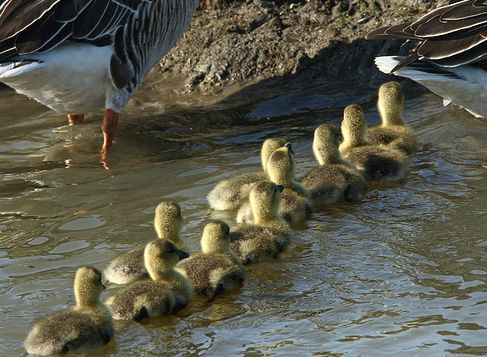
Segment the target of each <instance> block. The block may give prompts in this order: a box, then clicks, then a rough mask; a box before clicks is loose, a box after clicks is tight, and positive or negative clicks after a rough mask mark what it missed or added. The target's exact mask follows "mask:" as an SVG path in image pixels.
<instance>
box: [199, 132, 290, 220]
mask: <svg viewBox="0 0 487 357" xmlns="http://www.w3.org/2000/svg"><path fill="white" fill-rule="evenodd" d="M285 144H286V141H285V140H284V139H281V138H270V139H267V140H265V141H264V143H263V144H262V149H261V152H260V159H261V164H262V171H258V172H250V173H247V174H242V175H238V176H235V177H232V178H228V179H225V180H223V181H220V182H219V183H218V184H217V185H216V186H215V188H214V189H213V190H212V191H211V192H210V193H209V194H208V203H209V204H210V207H211V208H213V209H215V210H219V211H225V210H236V209H238V208H239V207H240V206H241V205H242V204H243V203H244V202H246V201H247V200H248V197H249V192H250V189H251V187H252V185H253V184H254V183H256V182H259V181H262V180H267V172H266V171H267V168H266V163H267V160H268V159H269V156H270V155H271V154H272V153H273V152H274V150H276V149H278V148H280V147H282V146H284V145H285Z"/></svg>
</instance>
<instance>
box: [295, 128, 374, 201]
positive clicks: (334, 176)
mask: <svg viewBox="0 0 487 357" xmlns="http://www.w3.org/2000/svg"><path fill="white" fill-rule="evenodd" d="M340 137H341V134H340V132H339V130H338V129H337V128H336V127H335V126H333V125H330V124H322V125H320V126H319V127H318V128H316V130H315V133H314V139H313V153H314V156H315V158H316V161H318V164H319V165H320V166H319V167H316V168H314V169H313V170H311V171H310V172H308V174H307V175H306V176H305V177H304V178H303V179H302V180H301V183H302V184H303V186H304V187H306V188H307V189H308V190H309V191H310V192H311V197H312V199H313V203H314V204H315V205H326V204H330V203H335V202H340V201H358V200H360V199H361V198H362V197H363V195H364V194H365V191H366V190H367V182H366V181H365V178H364V177H363V175H362V174H361V173H360V171H358V170H357V169H356V168H355V167H354V166H353V165H352V164H351V163H350V162H348V161H347V160H345V159H343V157H342V156H341V154H340V151H339V150H338V147H339V145H340V139H341V138H340Z"/></svg>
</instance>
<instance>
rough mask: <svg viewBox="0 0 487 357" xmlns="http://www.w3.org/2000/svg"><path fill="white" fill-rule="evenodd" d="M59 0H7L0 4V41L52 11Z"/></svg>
mask: <svg viewBox="0 0 487 357" xmlns="http://www.w3.org/2000/svg"><path fill="white" fill-rule="evenodd" d="M59 1H61V0H43V1H32V0H7V1H6V2H4V3H3V4H2V6H0V41H3V40H5V39H8V38H10V37H13V36H15V35H17V34H18V33H19V32H20V31H22V30H24V29H25V28H27V27H29V26H31V25H32V24H33V23H35V22H36V21H37V20H38V19H40V18H42V17H44V15H45V14H46V13H48V12H52V10H53V7H54V6H55V5H56V4H57V3H58V2H59Z"/></svg>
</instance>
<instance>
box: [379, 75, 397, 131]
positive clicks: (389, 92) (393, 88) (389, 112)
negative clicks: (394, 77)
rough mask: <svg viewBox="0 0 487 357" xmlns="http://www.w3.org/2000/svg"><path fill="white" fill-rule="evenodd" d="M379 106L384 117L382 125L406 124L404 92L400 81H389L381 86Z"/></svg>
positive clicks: (382, 117)
mask: <svg viewBox="0 0 487 357" xmlns="http://www.w3.org/2000/svg"><path fill="white" fill-rule="evenodd" d="M377 108H378V110H379V113H380V116H381V119H382V126H384V127H390V126H392V125H404V122H403V119H402V115H403V111H404V92H403V89H402V87H401V85H400V84H399V83H398V82H395V81H393V82H387V83H384V84H383V85H381V86H380V88H379V94H378V100H377Z"/></svg>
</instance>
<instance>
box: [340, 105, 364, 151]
mask: <svg viewBox="0 0 487 357" xmlns="http://www.w3.org/2000/svg"><path fill="white" fill-rule="evenodd" d="M366 132H367V123H366V122H365V118H364V111H363V110H362V108H361V107H360V106H359V105H357V104H352V105H349V106H348V107H346V108H345V110H344V112H343V121H342V134H343V144H342V145H343V146H344V147H355V146H360V145H363V144H365V139H364V138H365V133H366Z"/></svg>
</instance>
